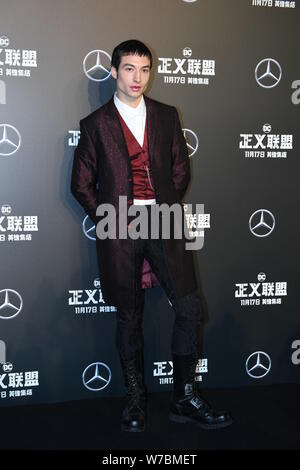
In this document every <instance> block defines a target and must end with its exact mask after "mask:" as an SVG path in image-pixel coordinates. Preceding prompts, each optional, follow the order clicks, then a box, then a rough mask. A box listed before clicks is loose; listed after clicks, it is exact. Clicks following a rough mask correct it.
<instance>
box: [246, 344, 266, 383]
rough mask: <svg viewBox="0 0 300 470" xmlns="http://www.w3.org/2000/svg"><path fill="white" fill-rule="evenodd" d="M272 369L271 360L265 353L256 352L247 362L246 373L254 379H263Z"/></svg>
mask: <svg viewBox="0 0 300 470" xmlns="http://www.w3.org/2000/svg"><path fill="white" fill-rule="evenodd" d="M270 369H271V358H270V356H269V355H268V354H267V353H265V352H263V351H256V352H254V353H253V354H251V355H250V356H249V357H248V359H247V361H246V372H247V374H248V375H250V377H252V378H253V379H261V378H262V377H264V376H265V375H267V373H268V372H270Z"/></svg>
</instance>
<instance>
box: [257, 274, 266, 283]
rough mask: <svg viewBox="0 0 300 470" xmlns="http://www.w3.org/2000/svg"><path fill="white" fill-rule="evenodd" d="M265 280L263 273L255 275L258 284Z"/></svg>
mask: <svg viewBox="0 0 300 470" xmlns="http://www.w3.org/2000/svg"><path fill="white" fill-rule="evenodd" d="M266 278H267V276H266V275H265V273H259V274H258V275H257V280H258V281H259V282H263V281H265V280H266Z"/></svg>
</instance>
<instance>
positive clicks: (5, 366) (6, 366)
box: [2, 362, 13, 372]
mask: <svg viewBox="0 0 300 470" xmlns="http://www.w3.org/2000/svg"><path fill="white" fill-rule="evenodd" d="M2 369H3V372H11V371H12V370H13V365H12V364H11V362H6V363H5V364H3V366H2Z"/></svg>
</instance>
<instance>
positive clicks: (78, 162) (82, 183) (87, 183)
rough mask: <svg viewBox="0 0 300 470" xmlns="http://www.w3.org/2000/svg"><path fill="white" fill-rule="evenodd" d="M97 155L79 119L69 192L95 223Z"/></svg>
mask: <svg viewBox="0 0 300 470" xmlns="http://www.w3.org/2000/svg"><path fill="white" fill-rule="evenodd" d="M96 185H97V155H96V150H95V146H94V144H93V142H92V139H91V137H90V135H89V133H88V131H87V129H86V127H85V125H84V123H83V121H82V120H81V121H80V139H79V143H78V146H77V147H76V150H75V153H74V162H73V169H72V178H71V192H72V194H73V196H74V197H75V198H76V199H77V201H78V202H79V204H81V205H82V207H83V208H84V210H85V212H86V213H87V214H88V215H89V217H90V218H91V219H92V220H93V222H94V223H97V218H96V209H97V187H96Z"/></svg>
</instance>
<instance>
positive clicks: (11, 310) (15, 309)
mask: <svg viewBox="0 0 300 470" xmlns="http://www.w3.org/2000/svg"><path fill="white" fill-rule="evenodd" d="M22 307H23V300H22V297H21V296H20V294H19V293H18V292H17V291H15V290H13V289H2V290H0V318H2V319H3V320H10V319H11V318H14V317H16V316H17V315H18V314H19V313H20V312H21V310H22Z"/></svg>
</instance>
